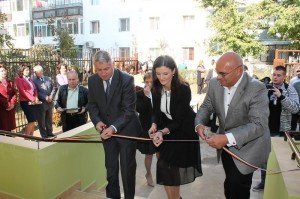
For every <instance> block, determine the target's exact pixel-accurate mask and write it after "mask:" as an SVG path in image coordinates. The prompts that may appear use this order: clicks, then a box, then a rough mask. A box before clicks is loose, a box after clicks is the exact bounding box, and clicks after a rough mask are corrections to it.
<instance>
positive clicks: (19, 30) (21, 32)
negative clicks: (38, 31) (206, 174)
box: [13, 23, 29, 37]
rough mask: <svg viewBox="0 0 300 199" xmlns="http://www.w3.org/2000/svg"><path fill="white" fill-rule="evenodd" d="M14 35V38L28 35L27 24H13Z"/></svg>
mask: <svg viewBox="0 0 300 199" xmlns="http://www.w3.org/2000/svg"><path fill="white" fill-rule="evenodd" d="M13 27H14V33H15V36H16V37H24V36H27V35H28V34H29V24H28V23H26V24H24V23H22V24H14V25H13Z"/></svg>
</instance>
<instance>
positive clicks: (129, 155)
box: [103, 138, 136, 199]
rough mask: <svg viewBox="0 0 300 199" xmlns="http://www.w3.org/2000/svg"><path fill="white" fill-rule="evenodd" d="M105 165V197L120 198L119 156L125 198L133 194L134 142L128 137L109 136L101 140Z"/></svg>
mask: <svg viewBox="0 0 300 199" xmlns="http://www.w3.org/2000/svg"><path fill="white" fill-rule="evenodd" d="M103 146H104V152H105V167H106V175H107V176H106V179H107V182H108V184H107V186H106V197H108V198H114V199H117V198H120V197H121V196H120V185H119V157H120V166H121V176H122V182H123V189H124V196H125V199H133V198H134V195H135V172H136V160H135V153H136V142H135V141H132V140H128V139H120V138H110V139H108V140H105V141H104V142H103Z"/></svg>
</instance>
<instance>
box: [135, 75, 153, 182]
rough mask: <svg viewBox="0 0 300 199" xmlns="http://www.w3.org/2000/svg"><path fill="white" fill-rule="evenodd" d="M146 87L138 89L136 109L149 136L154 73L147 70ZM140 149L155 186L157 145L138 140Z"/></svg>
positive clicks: (144, 134)
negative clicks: (154, 169) (153, 167)
mask: <svg viewBox="0 0 300 199" xmlns="http://www.w3.org/2000/svg"><path fill="white" fill-rule="evenodd" d="M144 83H145V87H144V89H141V90H139V91H137V93H136V96H137V100H136V110H137V112H138V113H139V119H140V121H141V124H142V127H143V133H142V137H144V138H149V134H148V130H149V128H150V127H151V124H152V120H151V116H152V112H153V111H152V107H153V105H152V94H151V87H152V73H151V72H147V73H145V75H144ZM137 148H138V150H139V151H140V152H141V153H142V154H145V168H146V175H145V177H146V180H147V184H148V185H149V186H152V187H153V186H154V182H153V178H152V174H151V164H152V159H153V154H154V153H155V152H156V147H155V146H154V144H153V143H152V142H138V145H137Z"/></svg>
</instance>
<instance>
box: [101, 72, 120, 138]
mask: <svg viewBox="0 0 300 199" xmlns="http://www.w3.org/2000/svg"><path fill="white" fill-rule="evenodd" d="M114 73H115V69H114V70H113V74H112V76H111V77H110V78H109V79H108V81H109V84H110V85H111V80H112V78H113V76H114ZM102 81H103V87H104V92H106V88H107V83H106V81H105V80H102ZM110 126H111V127H113V128H114V129H115V133H117V131H118V130H117V128H116V127H115V126H114V125H110Z"/></svg>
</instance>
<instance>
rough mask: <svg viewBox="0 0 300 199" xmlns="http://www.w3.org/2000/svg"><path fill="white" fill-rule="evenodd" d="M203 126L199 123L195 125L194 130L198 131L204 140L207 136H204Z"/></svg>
mask: <svg viewBox="0 0 300 199" xmlns="http://www.w3.org/2000/svg"><path fill="white" fill-rule="evenodd" d="M205 128H206V127H205V126H204V125H203V124H200V125H199V126H197V128H196V131H197V133H198V135H199V136H200V137H201V139H202V140H206V139H207V137H206V136H205V134H204V132H205Z"/></svg>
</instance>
